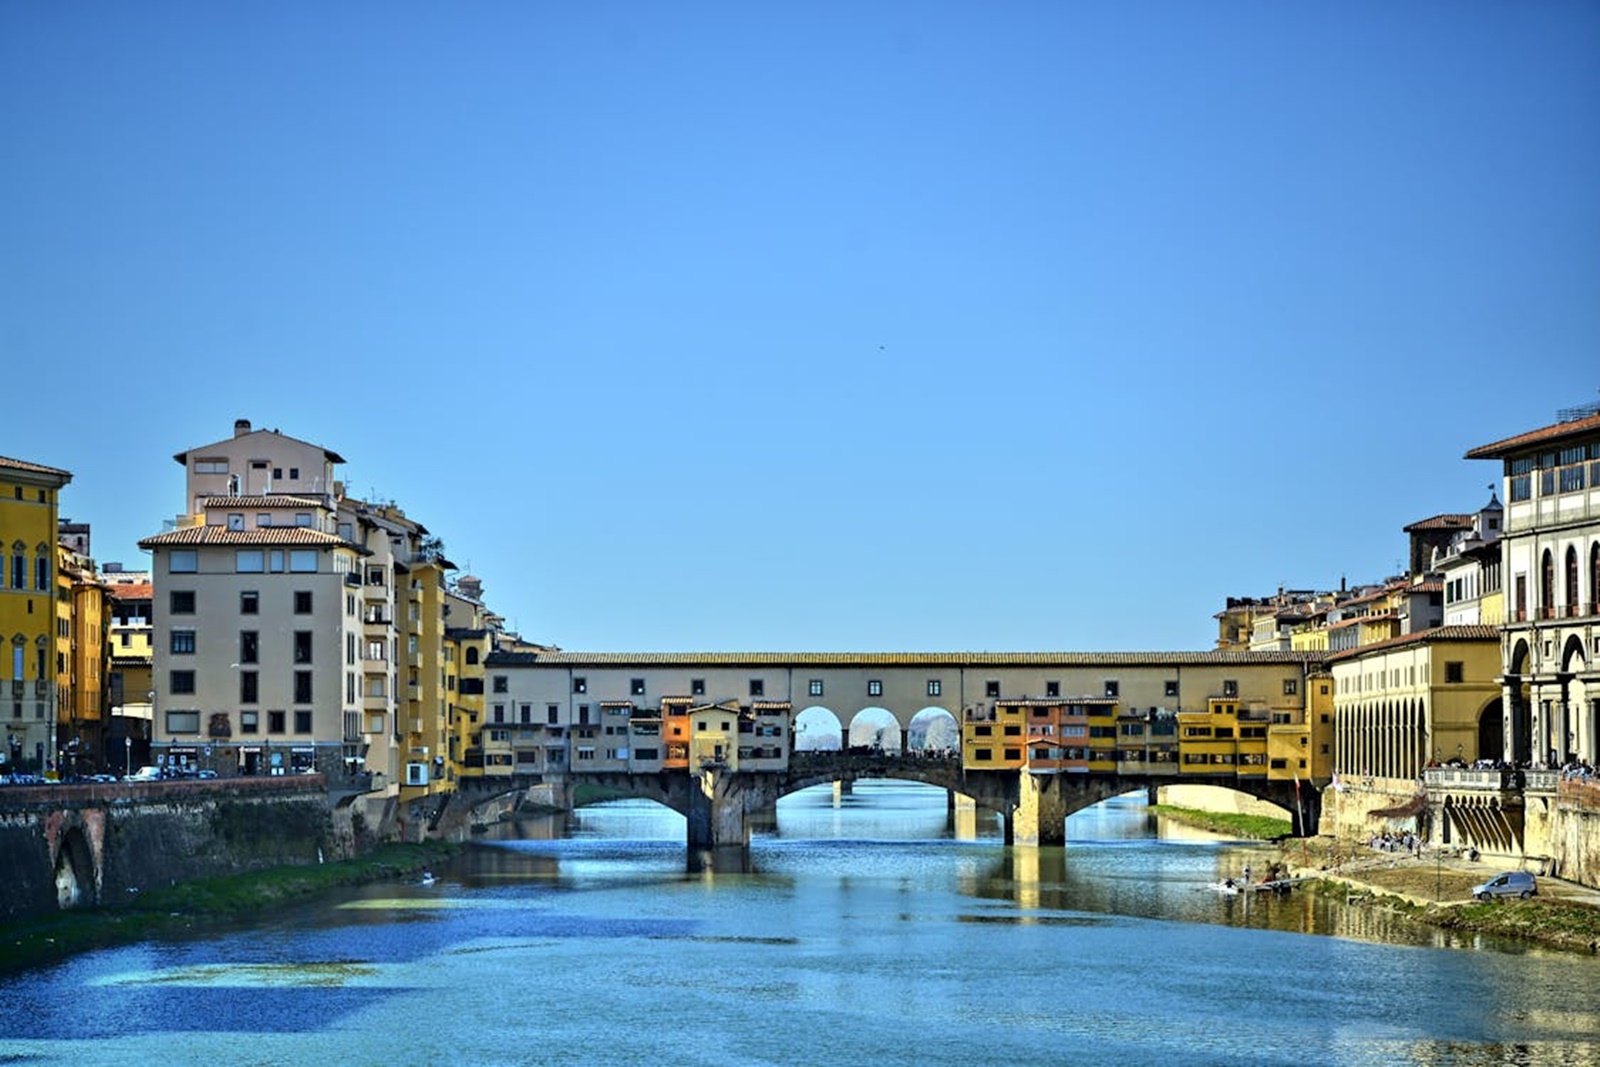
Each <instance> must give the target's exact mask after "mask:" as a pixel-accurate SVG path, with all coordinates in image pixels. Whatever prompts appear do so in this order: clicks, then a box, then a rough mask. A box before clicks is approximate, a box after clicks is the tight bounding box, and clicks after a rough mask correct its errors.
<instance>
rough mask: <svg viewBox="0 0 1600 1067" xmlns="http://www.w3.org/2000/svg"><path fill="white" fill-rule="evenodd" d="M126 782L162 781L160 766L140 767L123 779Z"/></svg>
mask: <svg viewBox="0 0 1600 1067" xmlns="http://www.w3.org/2000/svg"><path fill="white" fill-rule="evenodd" d="M123 781H124V782H159V781H161V768H160V767H140V768H139V769H138V770H136V771H134V772H133V773H132V774H130V775H128V776H127V777H126V778H124V779H123Z"/></svg>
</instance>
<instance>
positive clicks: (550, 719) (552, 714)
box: [544, 704, 561, 726]
mask: <svg viewBox="0 0 1600 1067" xmlns="http://www.w3.org/2000/svg"><path fill="white" fill-rule="evenodd" d="M544 721H545V722H547V723H549V724H550V725H551V726H554V725H556V723H558V722H560V721H561V705H559V704H546V705H545V706H544Z"/></svg>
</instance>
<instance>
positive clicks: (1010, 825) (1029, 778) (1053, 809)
mask: <svg viewBox="0 0 1600 1067" xmlns="http://www.w3.org/2000/svg"><path fill="white" fill-rule="evenodd" d="M1017 777H1018V782H1017V806H1016V809H1015V810H1014V811H1012V812H1011V813H1010V814H1009V815H1007V816H1006V828H1007V832H1006V836H1007V838H1008V840H1007V842H1006V843H1007V844H1015V845H1064V844H1066V841H1067V826H1066V822H1067V808H1066V804H1065V802H1064V800H1063V797H1062V792H1063V790H1062V785H1061V779H1062V776H1061V775H1058V774H1029V773H1028V772H1026V771H1023V772H1022V773H1021V774H1019V775H1018V776H1017Z"/></svg>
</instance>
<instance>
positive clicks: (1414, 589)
mask: <svg viewBox="0 0 1600 1067" xmlns="http://www.w3.org/2000/svg"><path fill="white" fill-rule="evenodd" d="M1405 591H1406V592H1407V593H1442V592H1444V582H1442V581H1439V582H1432V581H1430V582H1417V583H1416V584H1415V585H1408V586H1406V588H1405Z"/></svg>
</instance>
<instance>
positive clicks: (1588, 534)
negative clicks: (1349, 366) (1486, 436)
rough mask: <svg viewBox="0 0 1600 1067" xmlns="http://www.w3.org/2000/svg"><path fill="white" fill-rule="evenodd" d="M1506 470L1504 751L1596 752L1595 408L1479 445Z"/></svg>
mask: <svg viewBox="0 0 1600 1067" xmlns="http://www.w3.org/2000/svg"><path fill="white" fill-rule="evenodd" d="M1467 458H1468V459H1488V460H1497V461H1499V462H1500V463H1501V468H1502V477H1503V483H1502V491H1503V498H1504V500H1505V529H1504V530H1503V532H1502V534H1501V538H1500V545H1501V550H1500V551H1501V570H1502V574H1503V576H1504V583H1505V588H1504V605H1505V616H1506V617H1505V624H1504V627H1503V629H1502V631H1501V639H1502V648H1501V656H1502V666H1503V670H1504V673H1503V686H1504V694H1503V696H1504V704H1505V708H1506V715H1505V737H1504V746H1505V751H1506V752H1507V754H1508V755H1509V758H1510V759H1512V760H1513V761H1515V762H1518V763H1531V764H1532V765H1534V766H1535V767H1539V766H1547V765H1559V764H1561V763H1563V762H1565V761H1567V760H1568V759H1582V760H1587V761H1588V762H1589V763H1590V764H1594V763H1595V762H1596V761H1597V760H1600V412H1597V411H1596V410H1595V409H1594V408H1588V409H1584V410H1582V411H1577V412H1572V413H1570V417H1567V418H1565V419H1563V420H1562V421H1559V422H1555V423H1552V424H1550V425H1548V426H1543V427H1540V428H1539V429H1536V430H1530V431H1528V432H1527V433H1522V434H1518V435H1516V436H1514V437H1508V438H1505V439H1503V440H1500V441H1495V442H1493V443H1491V444H1487V445H1483V446H1481V447H1479V448H1475V449H1473V450H1472V451H1470V452H1468V453H1467Z"/></svg>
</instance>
